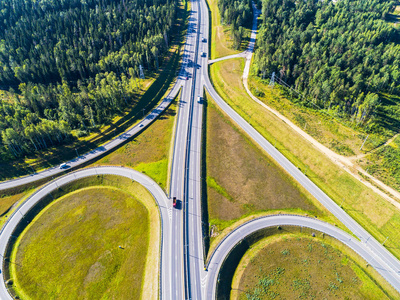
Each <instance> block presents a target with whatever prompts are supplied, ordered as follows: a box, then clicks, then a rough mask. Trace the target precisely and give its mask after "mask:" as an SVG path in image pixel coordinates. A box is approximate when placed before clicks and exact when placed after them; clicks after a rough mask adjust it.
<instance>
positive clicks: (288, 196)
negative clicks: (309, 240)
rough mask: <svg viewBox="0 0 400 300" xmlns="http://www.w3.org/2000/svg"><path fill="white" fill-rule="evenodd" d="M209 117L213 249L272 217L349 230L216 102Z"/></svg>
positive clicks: (210, 105) (208, 180) (209, 108)
mask: <svg viewBox="0 0 400 300" xmlns="http://www.w3.org/2000/svg"><path fill="white" fill-rule="evenodd" d="M206 98H207V99H210V96H209V95H207V97H206ZM206 116H207V117H206V122H207V130H206V133H205V134H206V183H207V191H206V192H207V202H208V208H207V209H208V218H209V223H210V230H211V249H213V248H214V247H215V246H216V244H217V243H218V242H219V241H220V240H221V238H222V237H223V236H225V235H226V234H227V233H228V232H229V231H231V230H232V229H233V228H235V227H236V226H237V225H239V224H240V223H242V222H245V221H246V220H248V219H251V218H254V217H256V216H261V215H267V214H275V213H292V214H299V215H309V216H312V217H317V218H319V219H322V220H325V221H328V222H331V223H332V224H337V225H338V226H341V228H343V229H344V228H345V227H344V226H343V225H341V224H340V222H339V221H338V220H337V219H336V218H335V217H334V216H332V215H331V214H330V212H329V211H327V210H326V209H325V208H324V207H323V206H322V205H321V204H320V203H319V202H318V201H316V200H315V199H314V198H313V197H312V196H311V195H310V194H309V193H308V192H307V191H306V190H305V189H304V188H303V187H302V186H300V185H299V184H298V183H297V182H295V181H294V180H293V179H292V178H291V177H290V176H289V175H288V174H287V173H286V172H285V171H284V170H283V169H282V168H281V167H280V166H279V165H278V164H277V163H276V162H275V161H273V160H272V158H270V157H269V156H268V155H267V154H266V153H265V152H264V151H263V150H261V149H260V148H258V147H257V146H255V145H254V143H253V141H252V140H250V139H249V138H248V137H247V136H246V135H245V134H244V133H243V132H242V131H241V130H240V129H239V128H238V127H236V126H235V125H233V124H232V122H231V121H230V120H229V119H228V118H227V117H226V116H225V115H224V114H223V112H222V111H220V110H219V109H217V108H216V107H215V106H214V104H213V102H212V101H208V102H207V113H206Z"/></svg>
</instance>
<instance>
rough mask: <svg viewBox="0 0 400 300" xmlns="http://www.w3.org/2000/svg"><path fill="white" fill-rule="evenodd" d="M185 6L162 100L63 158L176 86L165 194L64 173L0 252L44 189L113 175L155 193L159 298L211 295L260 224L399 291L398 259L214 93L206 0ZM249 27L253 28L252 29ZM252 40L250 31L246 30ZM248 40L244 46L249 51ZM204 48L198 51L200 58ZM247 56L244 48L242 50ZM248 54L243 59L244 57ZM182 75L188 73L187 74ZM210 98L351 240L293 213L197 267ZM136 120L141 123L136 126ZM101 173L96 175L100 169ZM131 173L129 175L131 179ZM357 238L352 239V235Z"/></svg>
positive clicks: (268, 221) (252, 225)
mask: <svg viewBox="0 0 400 300" xmlns="http://www.w3.org/2000/svg"><path fill="white" fill-rule="evenodd" d="M191 4H192V6H191V7H192V11H191V13H190V17H189V29H188V34H187V40H186V45H185V50H184V53H183V64H182V67H181V71H180V75H179V79H178V80H177V82H176V84H175V86H174V87H173V89H172V90H171V92H170V93H169V95H168V96H167V97H166V99H164V101H163V102H162V103H161V104H160V106H158V107H157V108H156V109H154V110H153V111H152V112H151V113H150V114H149V115H148V116H146V117H145V118H144V120H142V121H141V123H139V124H138V125H136V126H135V127H133V128H132V129H130V130H129V131H127V132H125V133H124V134H121V135H120V136H118V137H117V138H115V139H113V140H112V141H110V142H109V143H107V144H105V145H104V146H102V147H100V148H98V149H96V150H93V151H92V152H90V153H87V154H85V155H83V156H82V157H81V158H79V159H77V160H76V161H71V162H68V164H69V165H70V166H71V167H76V166H77V165H78V164H79V163H83V160H86V161H87V160H89V159H93V158H94V157H96V156H95V155H100V154H103V153H104V151H110V150H111V149H113V148H114V147H116V145H118V144H116V143H118V142H119V143H121V142H123V141H124V140H126V139H127V138H129V137H130V136H132V135H133V134H136V133H137V132H139V131H141V130H143V129H144V128H145V127H146V126H148V125H149V124H150V123H151V122H152V121H153V120H154V119H155V118H156V116H157V115H158V114H160V113H161V112H162V111H163V110H164V109H165V108H166V107H167V106H168V105H169V103H170V102H171V101H172V99H173V98H174V97H175V96H174V95H176V94H177V93H178V91H179V88H180V87H181V86H182V93H181V99H180V101H179V110H178V117H177V123H176V129H175V143H174V151H173V158H172V169H171V178H170V189H169V195H168V197H167V196H166V195H165V193H164V192H163V191H162V189H161V188H160V187H159V186H157V184H156V183H154V181H152V180H151V179H149V178H148V177H147V176H145V175H143V174H140V173H138V172H135V171H133V170H131V169H128V168H119V167H98V168H89V169H84V170H82V171H79V172H73V173H70V174H68V175H65V176H63V177H61V178H59V179H57V180H56V181H52V182H50V183H49V184H48V185H46V186H44V187H43V188H41V189H40V190H38V191H37V192H36V193H35V194H33V195H32V196H31V197H30V198H29V199H28V200H27V201H26V202H24V204H23V205H22V206H20V207H19V208H18V209H17V210H16V211H15V212H14V213H13V215H12V216H11V217H10V218H9V219H8V221H7V223H6V224H5V226H4V227H3V229H2V230H1V232H0V253H1V254H2V255H4V250H5V245H6V243H7V241H8V239H9V238H10V236H11V235H12V231H13V228H14V227H15V226H16V224H18V222H19V221H21V219H22V218H23V215H24V214H25V213H26V212H27V211H28V210H29V208H30V207H32V205H33V204H34V203H35V201H38V200H39V199H40V198H41V197H43V196H44V195H45V194H46V193H48V192H51V191H52V190H54V189H56V188H57V186H58V185H62V184H65V183H67V182H69V181H72V180H76V179H79V178H81V177H79V176H82V177H85V176H90V175H94V173H95V174H115V175H121V176H126V177H128V178H132V179H133V180H136V181H138V182H139V183H141V184H143V185H144V186H145V187H146V188H147V189H148V190H149V191H150V192H151V193H152V194H153V196H154V197H155V199H156V201H157V202H158V205H159V208H160V214H161V219H162V246H161V247H162V259H161V261H162V263H161V281H160V295H161V298H162V299H214V294H213V293H214V292H215V285H216V278H217V277H216V276H218V270H219V268H220V267H221V264H222V262H223V259H224V258H225V256H226V255H227V253H229V251H230V249H232V247H233V246H234V245H235V244H236V243H238V242H240V240H241V239H243V238H244V237H245V236H246V235H248V234H249V233H250V232H253V231H256V230H259V229H260V228H263V227H266V226H277V225H296V226H305V227H309V228H313V229H315V230H318V231H321V232H324V233H326V234H329V235H331V236H333V237H335V238H337V239H339V240H341V241H343V242H344V243H345V244H347V245H349V246H350V247H352V248H353V250H355V251H356V252H357V253H359V254H360V255H361V256H362V257H364V258H365V259H366V260H367V261H368V262H369V263H370V264H371V266H373V267H374V268H376V269H377V271H378V272H380V273H381V274H382V276H383V277H384V278H385V279H386V280H388V282H389V283H391V284H392V285H393V286H394V287H395V288H396V289H397V290H398V291H399V292H400V276H399V274H398V272H399V271H400V263H399V261H398V260H397V259H396V258H395V257H394V256H393V255H392V254H391V253H389V251H387V250H386V249H385V248H384V247H383V246H382V245H380V244H379V243H378V242H377V241H376V240H375V239H374V238H373V237H371V235H370V234H369V233H368V232H367V231H366V230H364V229H363V228H362V227H361V226H360V225H359V224H358V223H356V222H355V221H354V220H353V219H352V218H351V217H350V216H349V215H348V214H347V213H346V212H345V211H343V210H342V209H341V208H340V207H339V206H338V205H337V204H336V203H335V202H334V201H333V200H331V199H330V198H329V197H328V196H327V195H326V194H325V193H324V192H323V191H322V190H321V189H319V188H318V187H317V186H316V185H315V184H314V183H313V182H312V181H311V180H310V179H309V178H308V177H307V176H306V175H304V174H303V173H302V172H301V171H300V170H299V169H298V168H297V167H296V166H294V165H293V164H292V163H291V162H290V161H289V160H288V159H286V157H285V156H283V155H282V154H281V153H280V152H279V151H278V150H277V149H276V148H275V147H274V146H272V145H271V144H270V143H269V142H268V141H267V140H266V139H265V138H264V137H263V136H261V134H259V133H258V132H257V131H256V130H255V129H254V128H253V127H251V126H250V125H249V124H248V123H247V122H246V121H245V120H244V119H243V118H242V117H241V116H240V115H239V114H237V113H236V112H235V111H234V110H233V109H232V108H231V107H229V105H227V104H226V102H225V101H224V100H223V99H222V98H221V97H220V96H219V95H218V94H217V93H216V91H215V90H214V88H213V86H212V84H211V82H210V79H209V76H208V67H207V65H208V59H207V57H208V49H209V47H208V44H209V32H208V30H209V18H208V17H209V15H208V9H207V5H206V2H205V0H191ZM253 31H254V30H253ZM203 38H205V41H203ZM252 38H253V35H252ZM254 42H255V34H254V40H253V39H252V40H251V43H250V45H249V49H248V50H247V51H249V50H250V53H252V50H253V47H254ZM203 52H205V55H203ZM248 53H249V52H248ZM247 57H249V56H247ZM186 76H187V77H188V78H187V79H186ZM204 88H206V89H207V91H208V93H209V94H210V95H211V97H212V98H213V99H214V101H215V103H216V104H217V105H218V106H219V107H220V108H221V109H222V110H223V111H224V113H225V114H227V115H228V116H229V117H230V118H231V119H232V120H233V122H235V123H236V124H237V125H238V126H239V127H240V128H241V129H242V130H243V131H245V132H246V134H247V135H248V136H249V137H250V138H251V139H252V140H253V141H254V142H255V143H257V144H258V145H259V146H260V147H261V148H263V149H264V150H265V151H266V152H267V153H268V154H269V155H270V156H271V157H272V158H273V159H274V160H275V161H276V162H277V163H279V164H280V165H281V166H282V167H283V168H284V169H285V170H286V172H287V173H288V174H289V175H290V176H292V177H293V178H294V179H295V180H296V181H298V182H299V184H301V185H302V186H303V187H304V188H306V189H307V190H308V191H309V192H310V193H311V194H312V195H313V196H314V197H315V198H316V199H317V200H318V201H319V202H320V203H321V204H322V205H324V206H325V207H326V208H327V209H328V210H329V211H330V212H331V213H332V214H333V215H335V216H336V217H337V218H338V219H339V220H340V221H341V222H342V223H343V224H344V225H345V226H346V227H347V228H349V230H351V231H352V232H353V233H354V235H355V236H356V237H357V238H354V237H351V236H350V235H348V234H346V233H344V232H343V231H342V230H340V229H338V228H336V227H334V226H332V225H329V224H326V223H324V222H321V221H318V220H315V219H311V218H305V217H299V216H272V217H266V218H261V219H257V220H253V221H251V222H248V223H246V224H245V225H243V226H241V227H239V228H237V229H235V230H233V231H232V232H231V233H230V234H229V235H228V236H227V237H226V238H225V239H224V240H223V241H222V243H221V244H220V245H219V246H218V247H217V249H216V251H215V252H214V253H213V256H212V258H211V260H210V262H209V264H208V270H207V271H206V270H204V253H203V235H202V223H201V222H202V219H201V185H200V184H201V172H200V170H201V134H202V130H201V128H202V123H203V120H202V117H203V104H204V101H202V100H201V101H198V99H199V97H201V98H200V99H202V97H203V89H204ZM140 124H143V126H141V125H140ZM60 172H63V171H62V170H59V169H58V168H57V167H54V168H52V169H49V170H46V171H44V172H41V173H38V174H35V175H32V176H27V177H23V178H19V179H16V180H12V181H7V182H3V183H0V190H1V189H6V188H10V187H15V186H18V185H22V184H26V183H28V182H32V181H34V180H37V179H41V178H45V177H50V176H54V175H55V174H58V173H60ZM101 172H102V173H101ZM130 176H131V177H130ZM68 180H69V181H68ZM172 197H177V199H178V200H179V204H178V207H177V208H173V207H172V200H171V199H172ZM357 239H359V240H357ZM0 298H1V299H11V298H10V296H9V295H8V294H7V291H6V287H5V285H4V281H2V283H1V285H0Z"/></svg>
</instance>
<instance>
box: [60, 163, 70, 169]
mask: <svg viewBox="0 0 400 300" xmlns="http://www.w3.org/2000/svg"><path fill="white" fill-rule="evenodd" d="M65 168H68V165H67V164H66V163H62V164H61V165H60V169H65Z"/></svg>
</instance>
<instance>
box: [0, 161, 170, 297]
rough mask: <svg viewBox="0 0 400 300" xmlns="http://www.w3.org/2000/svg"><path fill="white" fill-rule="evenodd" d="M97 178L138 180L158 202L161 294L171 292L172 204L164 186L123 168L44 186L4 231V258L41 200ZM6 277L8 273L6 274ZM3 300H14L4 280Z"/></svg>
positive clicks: (0, 251)
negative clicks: (65, 187)
mask: <svg viewBox="0 0 400 300" xmlns="http://www.w3.org/2000/svg"><path fill="white" fill-rule="evenodd" d="M97 175H119V176H124V177H127V178H129V179H131V180H135V181H137V182H138V183H140V184H141V185H143V186H144V187H145V188H146V189H147V190H148V191H149V192H150V193H151V194H152V195H153V197H154V199H155V200H156V202H157V205H158V208H159V211H160V218H161V226H162V228H161V249H160V250H161V270H160V294H162V295H164V293H165V292H166V291H168V290H169V289H170V287H171V282H172V280H171V277H170V274H171V270H170V268H171V264H170V257H171V256H172V255H173V253H171V248H170V247H169V245H170V243H169V241H171V240H172V237H173V235H174V232H173V231H172V227H171V224H172V223H171V215H170V211H171V206H172V204H171V202H170V201H169V199H168V198H167V196H166V195H165V193H164V191H163V190H162V189H161V188H160V186H159V185H158V184H157V183H155V182H154V181H153V180H152V179H151V178H149V177H148V176H146V175H144V174H142V173H140V172H138V171H135V170H132V169H129V168H123V167H106V166H104V167H97V168H87V169H83V170H81V171H76V172H71V173H69V174H67V175H65V176H62V177H60V178H58V179H57V180H54V181H51V182H50V183H48V184H47V185H45V186H43V187H42V188H40V189H39V190H37V191H36V192H35V193H34V194H32V195H31V196H30V197H29V198H28V199H27V200H26V201H25V202H24V203H23V204H22V205H21V206H20V207H18V209H17V210H16V211H14V213H13V214H12V215H11V216H10V218H9V219H8V220H7V222H6V223H5V225H4V226H3V228H2V229H1V231H0V255H1V257H2V258H4V255H5V250H6V245H7V244H8V241H9V239H10V238H12V234H13V231H14V229H15V227H16V226H17V224H18V223H19V222H21V221H23V218H24V215H25V214H26V213H27V212H28V211H29V209H31V208H32V207H33V206H34V205H35V204H36V203H37V202H38V201H39V200H40V199H42V198H43V197H44V196H46V195H47V194H49V193H51V192H52V191H54V190H56V189H58V188H59V187H60V186H63V185H65V184H67V183H70V182H73V181H75V180H79V179H81V178H85V177H88V176H97ZM3 263H5V261H4V259H2V264H1V270H3ZM2 275H4V273H2ZM0 299H2V300H7V299H10V300H11V299H13V298H12V297H11V296H10V295H9V293H8V292H7V288H6V286H5V282H4V280H0ZM165 299H171V298H169V297H165Z"/></svg>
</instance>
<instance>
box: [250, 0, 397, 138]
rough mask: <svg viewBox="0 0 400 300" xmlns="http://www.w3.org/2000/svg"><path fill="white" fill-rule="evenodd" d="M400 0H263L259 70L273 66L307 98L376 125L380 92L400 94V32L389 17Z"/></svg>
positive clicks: (257, 56) (319, 106)
mask: <svg viewBox="0 0 400 300" xmlns="http://www.w3.org/2000/svg"><path fill="white" fill-rule="evenodd" d="M397 4H398V2H397V1H390V0H389V1H388V0H369V1H364V0H339V1H337V2H336V3H333V2H332V1H314V0H307V1H295V0H263V1H262V25H261V28H260V30H259V34H258V36H257V44H256V47H257V49H256V52H255V58H254V69H255V73H256V74H257V75H258V76H260V77H266V78H268V77H270V76H271V74H272V73H273V72H275V74H276V77H277V78H278V79H277V80H278V81H280V80H283V81H284V82H286V83H287V84H288V85H289V86H291V87H292V88H294V89H295V90H297V91H298V92H300V93H301V95H302V97H301V99H300V101H302V102H304V103H305V104H307V105H312V106H314V107H316V108H317V109H324V110H329V111H331V112H334V113H335V114H336V115H339V116H340V117H344V118H346V119H347V120H349V121H351V122H352V123H353V124H355V125H356V126H360V127H363V128H365V130H373V129H374V127H376V126H375V125H376V124H375V121H376V114H377V108H378V107H379V106H380V105H381V97H380V94H381V93H387V94H391V95H397V96H399V95H400V69H399V63H400V45H399V41H400V34H399V29H396V28H395V27H394V26H393V25H392V24H390V23H389V22H387V20H386V18H387V15H388V13H390V12H391V11H392V10H393V9H394V8H395V6H396V5H397ZM399 116H400V112H397V118H398V117H399Z"/></svg>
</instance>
